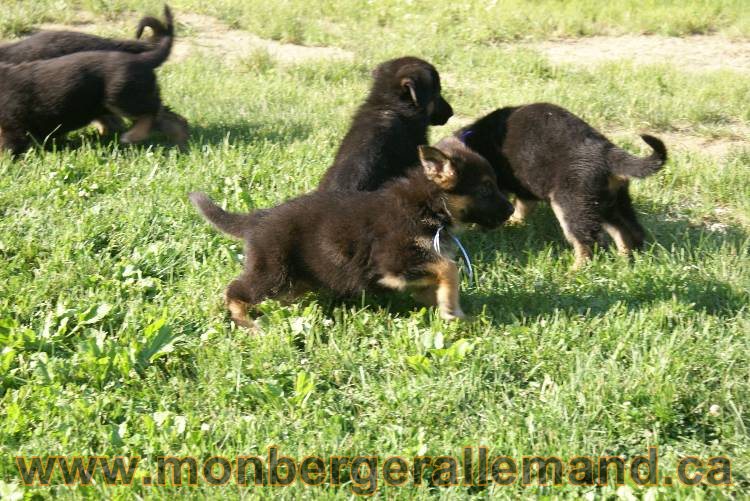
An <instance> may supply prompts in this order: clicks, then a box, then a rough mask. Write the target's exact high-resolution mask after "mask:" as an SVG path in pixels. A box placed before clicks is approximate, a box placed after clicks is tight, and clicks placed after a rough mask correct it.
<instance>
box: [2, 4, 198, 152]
mask: <svg viewBox="0 0 750 501" xmlns="http://www.w3.org/2000/svg"><path fill="white" fill-rule="evenodd" d="M165 15H166V18H167V28H168V32H167V33H166V34H165V35H164V36H163V37H162V38H161V39H160V41H159V43H158V45H156V47H155V48H154V49H153V50H150V51H147V52H142V53H140V54H130V53H127V52H113V51H91V52H78V53H75V54H69V55H67V56H62V57H59V58H55V59H48V60H42V61H31V62H26V63H21V64H17V65H8V64H0V149H6V150H10V151H11V152H12V153H14V154H15V153H20V152H22V151H24V150H25V149H26V148H27V147H28V144H29V140H30V139H29V137H32V138H34V139H35V140H37V141H40V142H42V141H45V140H46V139H47V138H49V137H57V136H62V135H64V134H65V133H67V132H70V131H72V130H75V129H78V128H80V127H83V126H85V125H86V124H88V123H89V122H91V121H92V120H94V119H96V118H97V117H101V116H103V115H106V114H108V113H111V114H114V115H117V116H120V117H126V118H129V119H131V120H133V121H134V124H133V126H132V128H131V129H130V130H129V131H128V132H126V133H125V134H124V135H123V136H122V137H121V142H123V143H135V142H138V141H142V140H144V139H146V137H148V135H149V133H150V132H151V128H152V126H153V124H154V122H155V121H157V120H159V119H160V117H161V116H162V114H163V106H162V103H161V98H160V94H159V86H158V84H157V81H156V74H155V73H154V70H155V69H156V68H157V67H159V66H160V65H161V64H162V63H163V62H164V61H166V59H167V57H169V53H170V51H171V49H172V41H173V37H174V28H173V26H174V24H173V20H172V15H171V13H170V11H169V9H168V8H165ZM164 132H165V133H166V134H167V135H168V136H170V138H171V139H172V140H173V141H175V142H177V143H178V144H180V145H182V143H183V142H184V140H185V139H186V137H187V132H186V130H184V129H183V128H182V127H181V126H180V124H178V123H173V124H171V126H170V127H169V128H168V130H164Z"/></svg>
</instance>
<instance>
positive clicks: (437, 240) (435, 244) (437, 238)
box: [432, 224, 474, 285]
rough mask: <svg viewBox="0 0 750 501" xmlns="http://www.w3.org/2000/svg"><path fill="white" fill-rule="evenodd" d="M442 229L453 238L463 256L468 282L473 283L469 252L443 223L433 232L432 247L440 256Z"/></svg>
mask: <svg viewBox="0 0 750 501" xmlns="http://www.w3.org/2000/svg"><path fill="white" fill-rule="evenodd" d="M442 230H445V232H446V233H447V234H448V236H449V237H451V238H452V239H453V242H454V243H455V244H456V246H457V247H458V248H459V250H460V251H461V254H463V257H464V263H466V272H467V273H468V275H469V283H470V284H472V285H473V284H474V269H473V267H472V266H471V259H469V253H468V252H466V249H464V246H463V245H461V241H460V240H459V239H458V237H456V236H455V235H454V234H453V233H451V232H450V231H448V229H447V228H446V227H445V226H444V225H442V224H441V225H440V226H439V227H438V229H437V231H436V232H435V238H433V239H432V248H433V249H435V252H437V253H438V254H439V255H441V256H442V254H441V252H440V232H441V231H442Z"/></svg>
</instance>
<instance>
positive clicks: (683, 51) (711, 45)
mask: <svg viewBox="0 0 750 501" xmlns="http://www.w3.org/2000/svg"><path fill="white" fill-rule="evenodd" d="M528 45H529V47H531V48H533V49H537V50H539V51H540V52H542V53H543V54H545V55H546V56H547V57H548V58H549V59H550V61H552V62H553V63H572V64H580V65H584V66H592V65H596V64H599V63H602V62H607V61H612V60H618V59H631V60H633V62H635V63H641V64H653V63H670V64H674V65H677V66H679V67H680V68H683V69H687V70H691V71H707V70H718V69H730V70H735V71H742V72H750V41H747V40H743V41H734V40H729V39H727V38H724V37H722V36H718V35H696V36H690V37H665V36H656V35H653V36H636V35H628V36H597V37H587V38H576V39H566V40H558V41H545V42H538V43H532V44H528Z"/></svg>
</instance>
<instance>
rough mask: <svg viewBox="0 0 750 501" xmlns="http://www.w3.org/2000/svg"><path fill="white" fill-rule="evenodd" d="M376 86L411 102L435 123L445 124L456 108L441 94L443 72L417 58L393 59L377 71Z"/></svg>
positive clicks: (383, 91) (375, 76) (375, 73)
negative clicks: (441, 74)
mask: <svg viewBox="0 0 750 501" xmlns="http://www.w3.org/2000/svg"><path fill="white" fill-rule="evenodd" d="M373 78H374V79H375V83H374V85H373V89H374V90H376V91H377V92H380V93H387V94H389V95H390V96H392V97H393V98H394V99H397V100H399V101H403V102H407V103H410V104H411V105H412V106H414V107H416V108H417V109H418V110H419V111H421V112H422V113H424V114H425V115H426V116H427V118H428V119H429V122H430V124H431V125H443V124H444V123H446V122H447V121H448V119H449V118H450V117H451V116H453V108H451V105H450V104H448V101H446V100H445V99H444V98H443V96H442V95H441V91H442V88H441V86H440V75H439V74H438V72H437V70H436V69H435V67H434V66H432V65H431V64H430V63H428V62H427V61H424V60H422V59H419V58H416V57H401V58H398V59H392V60H390V61H386V62H385V63H383V64H381V65H380V66H378V67H377V68H376V69H375V71H374V72H373Z"/></svg>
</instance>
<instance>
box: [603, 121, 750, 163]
mask: <svg viewBox="0 0 750 501" xmlns="http://www.w3.org/2000/svg"><path fill="white" fill-rule="evenodd" d="M653 134H654V135H655V136H657V137H659V138H660V139H662V140H663V141H664V144H666V145H667V149H668V150H669V151H673V152H674V151H691V152H700V153H703V154H707V155H711V156H714V157H719V158H721V157H725V156H726V155H727V154H728V153H730V152H732V151H734V150H737V149H740V148H748V147H750V127H747V126H744V125H740V124H736V125H734V126H733V127H732V134H731V135H728V136H723V137H709V136H699V135H696V134H694V133H691V132H690V131H689V130H676V131H669V132H661V131H654V132H653ZM606 135H607V136H608V137H609V138H610V139H611V140H612V141H613V142H614V143H615V144H617V143H619V142H621V140H624V139H628V138H629V139H631V140H634V139H637V131H635V132H634V131H625V130H612V131H608V132H607V133H606ZM647 149H648V148H647V147H645V146H644V150H647Z"/></svg>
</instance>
